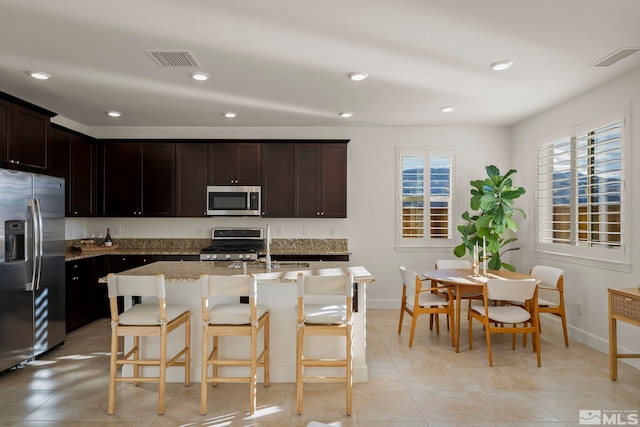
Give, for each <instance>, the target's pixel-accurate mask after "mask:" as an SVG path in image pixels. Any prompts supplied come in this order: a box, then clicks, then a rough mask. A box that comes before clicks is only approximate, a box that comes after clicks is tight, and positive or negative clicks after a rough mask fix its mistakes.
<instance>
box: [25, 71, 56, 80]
mask: <svg viewBox="0 0 640 427" xmlns="http://www.w3.org/2000/svg"><path fill="white" fill-rule="evenodd" d="M29 75H30V76H31V77H33V78H34V79H38V80H49V79H50V78H51V74H49V73H45V72H43V71H29Z"/></svg>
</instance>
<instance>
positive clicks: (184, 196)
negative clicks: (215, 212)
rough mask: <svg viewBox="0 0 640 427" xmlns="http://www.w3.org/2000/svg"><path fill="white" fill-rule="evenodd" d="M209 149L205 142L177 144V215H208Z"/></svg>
mask: <svg viewBox="0 0 640 427" xmlns="http://www.w3.org/2000/svg"><path fill="white" fill-rule="evenodd" d="M207 151H208V145H207V144H205V143H194V144H190V143H180V144H176V216H180V217H202V216H206V210H207V205H206V190H207V164H208V162H207V159H208V157H207V156H208V155H207Z"/></svg>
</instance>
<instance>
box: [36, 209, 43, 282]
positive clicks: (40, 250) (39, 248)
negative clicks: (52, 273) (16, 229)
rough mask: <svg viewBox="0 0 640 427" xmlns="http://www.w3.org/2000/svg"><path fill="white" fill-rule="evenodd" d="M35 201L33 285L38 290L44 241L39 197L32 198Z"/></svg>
mask: <svg viewBox="0 0 640 427" xmlns="http://www.w3.org/2000/svg"><path fill="white" fill-rule="evenodd" d="M33 200H34V201H35V202H36V203H35V205H36V217H35V218H34V220H35V222H36V225H37V228H38V231H37V232H36V233H35V236H34V237H35V239H36V240H35V248H36V251H37V253H35V254H34V255H35V263H34V265H35V267H34V270H35V272H34V275H35V281H34V286H35V290H36V291H39V290H40V276H41V275H42V256H43V254H44V250H43V241H44V235H43V225H42V208H41V207H40V199H33Z"/></svg>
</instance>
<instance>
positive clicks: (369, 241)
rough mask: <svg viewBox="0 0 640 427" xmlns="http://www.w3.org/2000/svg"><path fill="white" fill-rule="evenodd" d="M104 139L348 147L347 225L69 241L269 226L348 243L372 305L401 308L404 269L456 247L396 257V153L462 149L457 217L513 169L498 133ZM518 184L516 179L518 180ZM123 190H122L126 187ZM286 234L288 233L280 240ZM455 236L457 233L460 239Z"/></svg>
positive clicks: (406, 130)
mask: <svg viewBox="0 0 640 427" xmlns="http://www.w3.org/2000/svg"><path fill="white" fill-rule="evenodd" d="M91 134H92V135H93V136H96V137H99V138H172V137H180V138H229V137H231V138H335V139H350V140H351V142H349V144H348V193H347V194H348V217H347V218H346V219H269V220H267V219H262V218H216V219H213V218H202V219H199V218H171V219H153V218H144V219H138V218H122V219H120V218H87V219H68V220H67V238H68V239H72V238H80V237H85V235H91V233H92V232H94V233H96V234H97V233H99V232H102V233H104V232H105V231H106V228H107V227H110V228H111V234H112V237H114V238H117V237H208V236H209V235H210V234H209V233H210V229H211V228H212V227H213V226H218V225H237V226H249V225H257V226H264V225H266V224H267V223H269V224H271V229H272V233H274V237H305V236H304V230H305V229H306V230H307V236H308V237H311V238H313V237H315V238H329V237H333V236H332V235H331V231H332V230H331V229H334V230H335V237H341V238H348V239H349V249H350V250H351V252H352V258H351V259H352V260H353V261H355V262H358V263H361V264H363V265H364V266H366V267H367V268H368V269H369V270H370V271H371V272H372V273H373V274H374V276H375V277H376V283H375V284H373V285H371V286H370V287H369V289H368V304H369V307H374V308H375V307H391V308H396V307H399V305H400V302H399V301H400V295H401V282H400V280H399V274H398V267H399V266H400V265H405V266H406V267H407V268H410V269H415V270H417V271H418V272H421V271H425V270H428V269H431V268H433V265H434V263H435V261H436V260H437V259H439V258H454V255H453V252H452V250H453V245H452V247H451V248H446V249H438V250H430V251H418V252H397V251H396V250H395V248H394V245H395V235H394V230H395V197H396V194H395V188H396V178H395V173H396V171H395V147H396V146H426V147H430V148H434V147H446V148H453V149H455V151H456V154H455V155H456V169H455V172H456V177H455V188H454V191H455V195H456V201H457V203H458V212H457V213H456V215H455V218H459V216H460V214H461V213H462V212H463V211H464V210H466V209H467V208H468V202H469V197H470V195H469V189H470V186H469V181H471V180H473V179H478V178H484V177H485V170H484V168H485V166H486V165H488V164H495V165H496V166H498V167H499V168H501V169H504V170H505V171H506V170H507V169H508V168H509V165H508V163H509V154H510V153H509V150H510V149H509V130H508V128H498V127H457V128H453V127H428V128H412V127H380V128H287V129H285V128H260V129H256V128H249V129H246V128H237V129H229V128H222V129H215V128H211V129H202V128H198V129H193V128H177V129H176V128H162V129H158V128H156V129H148V128H147V129H144V128H118V129H93V132H92V133H91ZM516 180H517V178H516ZM123 191H124V189H123ZM278 228H280V229H281V231H282V234H281V235H280V236H278V235H276V230H277V229H278ZM455 235H456V237H457V233H455Z"/></svg>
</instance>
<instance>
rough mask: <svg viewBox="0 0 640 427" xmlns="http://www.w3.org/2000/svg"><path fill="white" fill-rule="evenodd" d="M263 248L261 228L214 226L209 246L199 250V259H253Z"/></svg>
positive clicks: (262, 231)
mask: <svg viewBox="0 0 640 427" xmlns="http://www.w3.org/2000/svg"><path fill="white" fill-rule="evenodd" d="M263 248H264V230H263V229H262V228H228V227H216V228H214V229H213V230H211V246H209V247H207V248H204V249H202V250H201V251H200V261H253V260H256V259H258V251H260V250H261V249H263Z"/></svg>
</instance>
